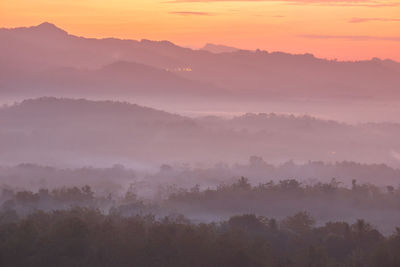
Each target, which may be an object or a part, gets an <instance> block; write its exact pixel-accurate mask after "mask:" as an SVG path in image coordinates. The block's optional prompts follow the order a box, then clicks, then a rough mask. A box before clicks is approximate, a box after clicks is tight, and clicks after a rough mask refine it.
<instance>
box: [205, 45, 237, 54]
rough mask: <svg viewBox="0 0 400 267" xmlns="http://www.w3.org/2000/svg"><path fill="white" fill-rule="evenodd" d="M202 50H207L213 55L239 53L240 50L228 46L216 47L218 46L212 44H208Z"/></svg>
mask: <svg viewBox="0 0 400 267" xmlns="http://www.w3.org/2000/svg"><path fill="white" fill-rule="evenodd" d="M201 50H206V51H209V52H212V53H216V54H218V53H232V52H236V51H239V50H240V49H238V48H235V47H232V46H226V45H216V44H211V43H207V44H206V45H205V46H204V47H203V48H201Z"/></svg>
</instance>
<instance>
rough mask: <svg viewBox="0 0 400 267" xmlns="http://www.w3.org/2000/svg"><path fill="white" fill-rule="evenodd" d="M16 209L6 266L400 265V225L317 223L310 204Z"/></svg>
mask: <svg viewBox="0 0 400 267" xmlns="http://www.w3.org/2000/svg"><path fill="white" fill-rule="evenodd" d="M12 213H13V212H12V211H3V212H2V214H1V219H2V220H1V223H0V265H1V266H68V267H69V266H174V267H177V266H193V267H195V266H219V267H221V266H227V267H233V266H400V255H399V253H398V252H399V251H400V229H397V230H396V232H395V233H394V234H392V235H391V236H388V237H385V236H383V235H382V234H381V233H379V231H377V230H375V229H374V228H373V227H372V226H371V225H369V224H368V223H366V222H365V221H363V220H358V221H356V222H355V223H354V224H348V223H345V222H329V223H327V224H325V225H324V226H319V227H316V226H315V225H314V220H313V219H312V218H311V217H310V216H309V215H308V214H307V213H304V212H301V213H297V214H295V215H293V216H289V217H287V218H285V219H283V220H281V221H276V220H274V219H269V218H266V217H257V216H255V215H242V216H234V217H231V218H230V219H229V220H227V221H224V222H221V223H209V224H193V223H190V222H189V221H188V220H187V219H185V218H184V217H183V216H175V217H165V218H163V219H160V220H157V219H155V218H154V217H153V216H140V215H137V216H130V217H126V216H121V215H120V214H118V213H112V214H109V215H104V214H103V213H101V212H100V211H98V210H95V209H90V208H74V209H69V210H63V211H53V212H47V213H46V212H42V211H37V212H34V213H32V214H30V215H29V216H26V217H24V218H17V215H16V214H12ZM6 217H8V218H9V219H10V218H14V219H13V220H8V221H7V220H4V219H5V218H6Z"/></svg>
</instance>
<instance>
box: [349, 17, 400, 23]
mask: <svg viewBox="0 0 400 267" xmlns="http://www.w3.org/2000/svg"><path fill="white" fill-rule="evenodd" d="M371 21H382V22H400V19H386V18H352V19H351V20H349V22H350V23H362V22H371Z"/></svg>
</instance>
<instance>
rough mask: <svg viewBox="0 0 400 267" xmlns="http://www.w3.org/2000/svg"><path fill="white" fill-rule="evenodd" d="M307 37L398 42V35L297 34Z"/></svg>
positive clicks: (399, 37)
mask: <svg viewBox="0 0 400 267" xmlns="http://www.w3.org/2000/svg"><path fill="white" fill-rule="evenodd" d="M299 36H300V37H303V38H309V39H347V40H352V41H371V40H375V41H393V42H400V36H372V35H318V34H303V35H299Z"/></svg>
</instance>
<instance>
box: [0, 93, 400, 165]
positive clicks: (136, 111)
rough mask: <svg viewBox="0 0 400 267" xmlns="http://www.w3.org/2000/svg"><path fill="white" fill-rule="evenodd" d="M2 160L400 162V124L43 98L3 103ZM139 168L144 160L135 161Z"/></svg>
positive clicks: (83, 162) (82, 162) (0, 114)
mask: <svg viewBox="0 0 400 267" xmlns="http://www.w3.org/2000/svg"><path fill="white" fill-rule="evenodd" d="M0 125H1V128H0V147H1V150H0V165H1V164H8V163H13V164H15V163H21V162H32V163H38V164H49V165H56V166H59V165H69V164H70V165H73V166H82V165H100V166H102V165H101V164H107V166H109V164H111V163H123V164H126V165H134V164H137V163H140V162H142V163H145V164H150V165H151V164H154V165H156V166H158V164H161V163H170V162H199V163H211V164H213V163H217V162H228V163H233V162H244V161H246V160H247V159H248V158H249V157H250V156H252V155H257V156H261V157H263V158H264V159H265V160H266V161H267V162H272V163H277V162H284V161H287V160H291V159H292V160H296V161H299V162H307V161H308V160H320V161H325V162H335V161H343V160H348V161H355V162H362V163H386V164H389V165H391V166H395V167H400V156H399V155H400V153H399V152H400V143H399V139H398V136H399V135H400V124H388V123H379V124H360V125H350V124H343V123H338V122H335V121H327V120H321V119H316V118H313V117H310V116H292V115H277V114H247V115H243V116H237V117H234V118H232V119H222V118H218V117H204V118H197V119H194V118H188V117H185V116H181V115H176V114H172V113H168V112H164V111H159V110H156V109H152V108H146V107H143V106H138V105H134V104H129V103H123V102H114V101H89V100H84V99H65V98H52V97H46V98H38V99H30V100H25V101H23V102H21V103H19V104H15V105H11V106H5V107H3V108H0ZM135 166H136V165H135Z"/></svg>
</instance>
